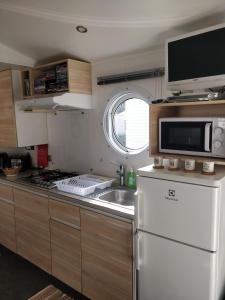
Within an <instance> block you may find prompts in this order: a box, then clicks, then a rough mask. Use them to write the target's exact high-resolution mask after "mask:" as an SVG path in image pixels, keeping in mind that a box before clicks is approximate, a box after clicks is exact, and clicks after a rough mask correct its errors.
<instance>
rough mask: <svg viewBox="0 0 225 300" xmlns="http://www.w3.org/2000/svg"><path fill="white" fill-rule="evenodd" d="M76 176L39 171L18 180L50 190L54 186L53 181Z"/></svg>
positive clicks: (69, 173)
mask: <svg viewBox="0 0 225 300" xmlns="http://www.w3.org/2000/svg"><path fill="white" fill-rule="evenodd" d="M78 175H79V174H78V173H77V172H64V171H60V170H41V171H37V172H34V173H33V174H31V175H30V176H27V177H22V178H20V180H22V181H23V182H25V183H29V184H31V185H34V186H38V187H42V188H47V189H52V188H54V187H55V186H56V185H55V184H54V182H55V181H57V180H62V179H66V178H70V177H74V176H78Z"/></svg>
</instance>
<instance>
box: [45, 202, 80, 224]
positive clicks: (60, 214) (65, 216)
mask: <svg viewBox="0 0 225 300" xmlns="http://www.w3.org/2000/svg"><path fill="white" fill-rule="evenodd" d="M49 211H50V216H51V218H53V219H55V220H58V221H61V222H64V223H66V224H68V225H73V226H77V227H80V208H79V207H77V206H74V205H71V204H67V203H62V202H60V201H57V200H50V201H49Z"/></svg>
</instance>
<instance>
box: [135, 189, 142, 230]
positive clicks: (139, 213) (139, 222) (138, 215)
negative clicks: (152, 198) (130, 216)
mask: <svg viewBox="0 0 225 300" xmlns="http://www.w3.org/2000/svg"><path fill="white" fill-rule="evenodd" d="M137 196H138V197H137V201H136V202H135V215H136V218H135V220H136V222H135V223H136V228H137V229H140V228H142V227H143V225H144V220H143V202H144V201H143V193H142V191H141V190H138V191H137Z"/></svg>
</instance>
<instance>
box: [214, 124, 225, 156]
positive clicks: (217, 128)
mask: <svg viewBox="0 0 225 300" xmlns="http://www.w3.org/2000/svg"><path fill="white" fill-rule="evenodd" d="M213 127H214V128H213V132H212V152H213V155H215V156H218V157H225V121H224V119H221V120H220V119H218V121H217V122H215V123H214V124H213Z"/></svg>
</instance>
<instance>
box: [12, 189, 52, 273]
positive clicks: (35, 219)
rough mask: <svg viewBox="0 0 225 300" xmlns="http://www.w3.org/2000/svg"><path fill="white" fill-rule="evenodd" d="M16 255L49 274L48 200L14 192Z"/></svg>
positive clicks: (34, 195) (23, 192)
mask: <svg viewBox="0 0 225 300" xmlns="http://www.w3.org/2000/svg"><path fill="white" fill-rule="evenodd" d="M14 199H15V216H16V237H17V251H18V253H19V254H20V255H21V256H23V257H25V258H26V259H28V260H29V261H31V262H32V263H34V264H35V265H37V266H38V267H40V268H42V269H43V270H45V271H47V272H49V273H50V272H51V248H50V218H49V213H48V198H47V197H44V196H39V195H36V194H33V193H29V192H25V191H22V190H17V189H15V190H14Z"/></svg>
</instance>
